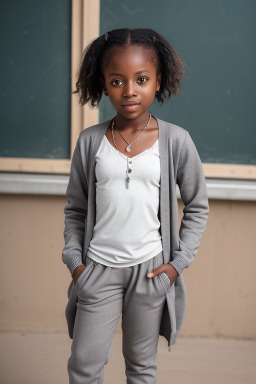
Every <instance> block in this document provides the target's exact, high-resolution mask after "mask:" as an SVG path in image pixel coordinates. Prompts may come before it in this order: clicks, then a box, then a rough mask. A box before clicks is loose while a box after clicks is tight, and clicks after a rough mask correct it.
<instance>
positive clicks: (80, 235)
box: [62, 115, 209, 351]
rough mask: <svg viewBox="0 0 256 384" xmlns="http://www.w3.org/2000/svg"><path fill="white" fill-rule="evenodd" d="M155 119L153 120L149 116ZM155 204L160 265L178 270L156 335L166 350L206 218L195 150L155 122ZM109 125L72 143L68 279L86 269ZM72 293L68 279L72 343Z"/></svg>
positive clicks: (176, 131)
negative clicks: (99, 159)
mask: <svg viewBox="0 0 256 384" xmlns="http://www.w3.org/2000/svg"><path fill="white" fill-rule="evenodd" d="M153 116H154V115H153ZM154 117H155V118H156V119H157V122H158V127H159V136H158V139H159V153H160V171H161V180H160V204H159V219H160V223H161V227H160V231H161V236H162V244H163V256H164V263H169V262H170V264H172V265H173V267H174V268H175V269H176V270H177V271H178V274H179V275H178V276H177V278H176V279H175V281H174V283H173V288H172V289H170V290H169V291H168V292H167V293H166V301H165V305H164V308H163V313H162V319H161V326H160V330H159V335H162V336H164V337H165V338H166V340H167V341H168V347H169V348H168V350H169V351H170V350H171V345H173V344H175V342H176V340H177V338H178V335H179V333H180V330H181V326H182V324H183V320H184V316H185V311H186V305H187V294H186V288H185V283H184V279H183V276H182V271H183V269H184V268H187V267H189V266H190V264H191V263H192V261H193V260H194V257H195V255H196V253H197V250H198V248H199V246H200V243H201V240H202V236H203V233H204V231H205V229H206V224H207V220H208V216H209V204H208V196H207V189H206V183H205V176H204V172H203V167H202V163H201V160H200V157H199V155H198V152H197V150H196V147H195V145H194V143H193V141H192V139H191V137H190V135H189V132H188V131H186V130H185V129H183V128H181V127H179V126H177V125H174V124H172V123H169V122H166V121H163V120H160V119H159V118H157V117H156V116H154ZM110 121H111V120H108V121H105V122H103V123H100V124H97V125H94V126H91V127H88V128H86V129H84V130H83V131H82V132H81V133H80V135H79V138H78V140H77V143H76V147H75V150H74V154H73V157H72V163H71V171H70V178H69V183H68V187H67V192H66V198H67V200H68V204H67V205H66V206H65V208H64V213H65V229H64V238H65V246H64V249H63V252H62V260H63V262H64V263H65V264H66V265H67V267H68V269H69V271H70V274H71V275H72V273H73V271H74V269H75V268H76V267H77V266H78V265H82V264H85V255H86V253H87V250H88V247H89V244H90V241H91V239H92V235H93V228H94V225H95V219H96V203H95V200H96V199H95V197H96V186H95V181H96V179H95V155H96V153H97V150H98V148H99V145H100V143H101V140H102V139H103V136H104V134H105V133H106V130H107V127H108V125H109V123H110ZM176 184H177V185H178V187H179V190H180V195H181V199H182V201H183V203H184V209H183V217H182V221H181V225H180V228H179V235H178V204H177V197H176ZM76 302H77V293H76V289H74V283H73V279H72V281H71V283H70V285H69V287H68V303H67V307H66V311H65V314H66V319H67V324H68V330H69V336H70V338H73V326H74V320H75V315H76Z"/></svg>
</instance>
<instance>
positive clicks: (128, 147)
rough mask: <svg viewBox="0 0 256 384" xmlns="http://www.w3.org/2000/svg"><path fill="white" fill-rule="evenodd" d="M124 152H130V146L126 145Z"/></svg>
mask: <svg viewBox="0 0 256 384" xmlns="http://www.w3.org/2000/svg"><path fill="white" fill-rule="evenodd" d="M125 150H126V152H131V149H130V144H129V145H127V147H126V148H125Z"/></svg>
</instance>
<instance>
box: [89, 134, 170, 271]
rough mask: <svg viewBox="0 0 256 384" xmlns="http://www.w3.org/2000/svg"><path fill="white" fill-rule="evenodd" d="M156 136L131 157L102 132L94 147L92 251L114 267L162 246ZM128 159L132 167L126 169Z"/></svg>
mask: <svg viewBox="0 0 256 384" xmlns="http://www.w3.org/2000/svg"><path fill="white" fill-rule="evenodd" d="M158 144H159V143H158V139H157V140H156V141H155V143H154V144H153V146H152V147H151V148H149V149H146V150H145V151H143V152H142V153H140V154H138V155H136V156H133V157H132V158H128V157H127V156H125V155H124V154H122V153H121V152H119V151H118V150H117V149H116V148H115V147H114V146H113V145H112V144H111V143H110V142H109V141H108V139H107V137H106V136H105V135H104V137H103V139H102V142H101V144H100V147H99V149H98V151H97V153H96V165H95V174H96V223H95V226H94V232H93V237H92V240H91V241H90V245H89V248H88V256H89V257H90V258H92V259H93V260H95V261H96V262H99V263H101V264H104V265H107V266H110V267H119V268H121V267H128V266H132V265H136V264H139V263H142V262H144V261H146V260H149V259H151V258H152V257H154V256H155V255H157V254H158V253H159V252H160V251H162V249H163V248H162V238H161V233H160V231H159V229H160V221H159V219H158V210H159V200H160V155H159V146H158ZM127 165H128V166H129V167H130V168H131V169H132V172H131V173H128V175H129V177H130V182H129V183H127V173H126V171H127Z"/></svg>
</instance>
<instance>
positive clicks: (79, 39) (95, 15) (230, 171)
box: [0, 0, 256, 180]
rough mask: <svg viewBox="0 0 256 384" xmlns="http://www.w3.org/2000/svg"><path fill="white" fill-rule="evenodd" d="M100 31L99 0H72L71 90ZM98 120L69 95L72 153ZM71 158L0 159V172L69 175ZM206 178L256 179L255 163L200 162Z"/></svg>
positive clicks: (97, 117) (89, 110) (76, 96)
mask: <svg viewBox="0 0 256 384" xmlns="http://www.w3.org/2000/svg"><path fill="white" fill-rule="evenodd" d="M99 30H100V0H93V1H92V0H72V49H71V50H72V63H71V71H72V90H73V89H75V78H76V75H77V71H78V68H79V63H80V58H81V54H82V51H83V49H84V48H85V47H86V45H87V44H89V43H90V42H91V41H92V40H93V39H94V38H96V37H97V36H99ZM98 121H99V110H98V108H94V109H92V108H89V107H88V105H85V106H84V107H83V108H81V107H80V105H79V103H78V95H77V94H75V95H73V94H72V96H71V154H72V153H73V151H74V147H75V144H76V141H77V138H78V135H79V133H80V132H81V131H82V130H83V129H84V128H85V127H88V126H90V125H93V124H97V123H98ZM70 164H71V159H68V160H59V159H56V160H55V159H32V158H4V157H2V158H0V171H6V172H33V173H51V174H54V173H55V174H69V171H70ZM203 168H204V172H205V176H206V177H207V178H228V179H247V180H256V165H243V164H218V163H203Z"/></svg>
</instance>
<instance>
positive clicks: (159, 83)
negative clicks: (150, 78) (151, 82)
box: [156, 73, 162, 91]
mask: <svg viewBox="0 0 256 384" xmlns="http://www.w3.org/2000/svg"><path fill="white" fill-rule="evenodd" d="M161 80H162V74H161V73H159V75H158V76H157V78H156V90H157V91H159V89H160V86H161Z"/></svg>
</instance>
